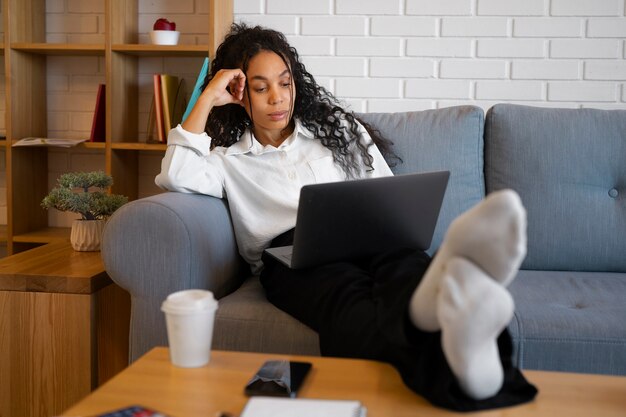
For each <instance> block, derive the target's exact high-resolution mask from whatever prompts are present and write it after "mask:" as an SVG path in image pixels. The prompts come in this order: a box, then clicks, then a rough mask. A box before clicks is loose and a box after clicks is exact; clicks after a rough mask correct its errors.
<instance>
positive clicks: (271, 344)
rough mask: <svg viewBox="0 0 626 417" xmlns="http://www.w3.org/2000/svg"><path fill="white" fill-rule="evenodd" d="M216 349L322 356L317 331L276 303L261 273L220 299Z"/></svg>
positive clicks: (214, 344)
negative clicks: (272, 300) (281, 308)
mask: <svg viewBox="0 0 626 417" xmlns="http://www.w3.org/2000/svg"><path fill="white" fill-rule="evenodd" d="M212 347H213V349H218V350H240V351H248V352H266V353H283V354H300V355H314V356H319V354H320V350H319V338H318V336H317V333H316V332H314V331H313V330H311V329H310V328H309V327H307V326H305V325H304V324H302V323H301V322H299V321H298V320H296V319H294V318H293V317H291V316H290V315H289V314H287V313H285V312H284V311H281V310H279V309H278V308H276V307H274V306H273V305H272V304H271V303H269V302H268V301H267V299H266V298H265V292H264V291H263V287H262V286H261V283H260V282H259V278H258V277H250V278H248V279H247V280H246V281H245V282H244V283H243V285H242V286H241V288H239V289H238V290H237V291H235V292H234V293H232V294H230V295H227V296H226V297H224V298H220V300H219V309H218V310H217V313H216V316H215V330H214V333H213V345H212Z"/></svg>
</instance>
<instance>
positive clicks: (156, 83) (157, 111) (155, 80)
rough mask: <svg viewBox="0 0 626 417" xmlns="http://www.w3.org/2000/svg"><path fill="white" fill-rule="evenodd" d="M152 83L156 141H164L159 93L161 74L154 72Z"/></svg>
mask: <svg viewBox="0 0 626 417" xmlns="http://www.w3.org/2000/svg"><path fill="white" fill-rule="evenodd" d="M152 78H153V84H154V95H153V99H154V113H155V116H154V118H155V121H156V131H157V135H156V138H157V142H161V143H163V142H165V138H164V131H163V105H162V104H161V103H163V98H162V93H161V75H160V74H154V75H153V77H152Z"/></svg>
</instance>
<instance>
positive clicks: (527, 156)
mask: <svg viewBox="0 0 626 417" xmlns="http://www.w3.org/2000/svg"><path fill="white" fill-rule="evenodd" d="M485 180H486V189H487V193H489V192H492V191H495V190H499V189H502V188H512V189H514V190H516V191H517V192H518V193H519V194H520V197H521V199H522V202H523V204H524V206H525V207H526V209H527V212H528V255H527V257H526V260H525V261H524V263H523V265H522V268H524V269H541V270H569V271H571V270H579V271H616V272H624V271H626V111H624V110H595V109H549V108H538V107H529V106H520V105H511V104H497V105H495V106H493V107H492V108H491V109H489V111H488V112H487V117H486V122H485Z"/></svg>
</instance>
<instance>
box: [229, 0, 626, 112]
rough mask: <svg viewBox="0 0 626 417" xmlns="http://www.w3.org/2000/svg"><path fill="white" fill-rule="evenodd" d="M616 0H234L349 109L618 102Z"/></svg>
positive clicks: (621, 55) (625, 87)
mask: <svg viewBox="0 0 626 417" xmlns="http://www.w3.org/2000/svg"><path fill="white" fill-rule="evenodd" d="M625 3H626V2H625V1H624V0H384V1H382V0H316V1H311V0H234V4H235V14H236V16H235V18H236V20H240V21H246V22H249V23H255V24H261V25H264V26H269V27H272V28H274V29H277V30H280V31H282V32H284V33H285V34H287V35H288V38H289V40H290V41H291V42H292V44H293V45H294V46H295V47H296V48H297V49H298V51H299V52H300V54H301V55H302V56H303V60H304V62H305V64H306V66H307V68H308V69H309V71H310V72H311V73H312V74H313V75H314V76H316V78H317V79H318V81H320V82H321V83H322V84H323V85H325V86H327V87H329V88H330V90H331V91H332V92H333V93H334V94H336V95H337V96H338V97H340V98H342V99H344V100H345V101H346V102H347V103H348V104H350V105H351V106H352V108H353V109H354V110H357V111H369V112H377V111H403V110H419V109H430V108H440V107H446V106H451V105H457V104H476V105H479V106H481V107H483V108H485V109H486V108H488V107H490V106H491V105H492V104H494V103H496V102H513V103H521V104H528V105H539V106H551V107H595V108H606V109H626V59H625V58H626V44H625V41H624V38H626V15H625Z"/></svg>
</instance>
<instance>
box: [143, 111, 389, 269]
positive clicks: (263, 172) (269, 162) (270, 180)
mask: <svg viewBox="0 0 626 417" xmlns="http://www.w3.org/2000/svg"><path fill="white" fill-rule="evenodd" d="M360 134H361V135H362V136H363V137H364V138H365V139H366V143H371V142H372V139H371V137H370V136H369V134H368V133H367V131H366V130H365V129H364V128H363V127H362V126H361V128H360ZM167 144H168V146H167V151H166V153H165V157H164V158H163V161H162V163H161V173H159V175H157V177H156V179H155V182H156V184H157V185H158V186H159V187H161V188H164V189H166V190H170V191H178V192H183V193H200V194H206V195H210V196H214V197H218V198H224V197H226V198H227V199H228V203H229V208H230V212H231V217H232V221H233V227H234V230H235V236H236V239H237V244H238V246H239V253H240V254H241V255H242V256H243V258H244V259H245V260H246V261H247V262H248V263H249V264H250V265H251V267H252V272H253V273H255V274H256V273H259V272H260V270H261V268H262V266H263V264H262V262H261V255H262V253H263V250H264V249H265V248H267V247H268V246H269V244H270V242H271V241H272V239H274V238H275V237H276V236H278V235H280V234H281V233H283V232H286V231H287V230H290V229H292V228H293V227H295V224H296V213H297V210H298V200H299V198H300V189H301V188H302V186H304V185H307V184H314V183H322V182H333V181H342V180H345V179H346V175H345V173H344V171H343V170H342V169H341V167H339V166H338V165H337V164H335V162H334V161H333V156H332V152H331V151H330V149H328V148H326V147H325V146H324V145H322V143H321V141H319V140H317V139H315V138H314V136H313V133H311V132H310V131H309V130H307V129H306V128H304V127H303V126H302V125H301V123H300V122H299V121H298V120H296V127H295V129H294V132H293V134H292V135H291V136H289V137H288V138H287V139H286V140H285V141H284V142H283V143H282V144H281V145H280V146H279V147H278V148H275V147H274V146H271V145H268V146H263V145H261V143H259V142H258V141H257V140H256V138H255V137H254V135H253V134H252V132H251V131H250V130H249V129H248V130H247V131H246V132H245V133H244V134H243V135H242V136H241V138H240V139H239V141H238V142H237V143H235V144H233V145H232V146H230V147H216V148H215V149H213V150H211V151H209V149H210V145H211V138H210V137H209V136H208V135H207V134H206V133H204V132H203V133H201V134H195V133H191V132H187V131H186V130H184V129H183V128H182V127H181V126H180V125H178V126H177V127H176V128H175V129H172V130H171V131H170V132H169V135H168V138H167ZM369 153H370V155H371V156H372V157H373V158H374V161H373V167H374V170H369V171H367V169H366V168H367V167H365V166H364V168H363V169H362V171H361V172H360V174H359V177H360V178H369V177H382V176H390V175H393V174H392V172H391V170H390V169H389V166H388V165H387V163H386V162H385V160H384V159H383V157H382V155H381V153H380V151H379V150H378V148H377V147H376V146H375V145H373V144H372V146H371V147H370V148H369ZM207 221H208V219H207Z"/></svg>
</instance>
